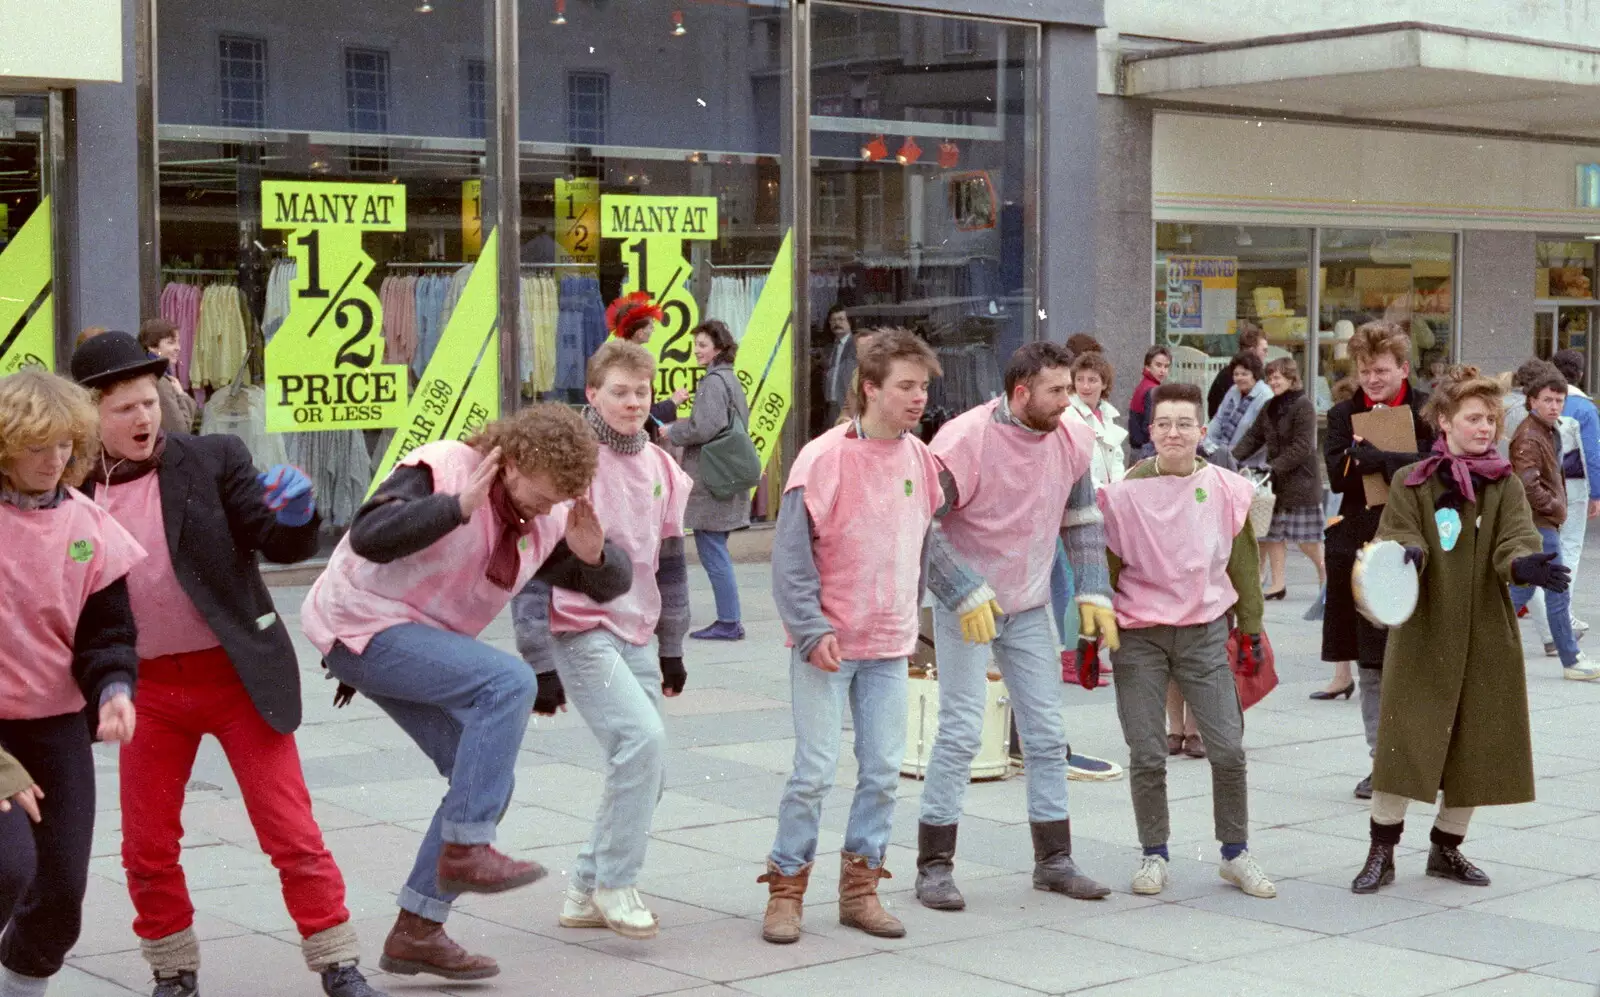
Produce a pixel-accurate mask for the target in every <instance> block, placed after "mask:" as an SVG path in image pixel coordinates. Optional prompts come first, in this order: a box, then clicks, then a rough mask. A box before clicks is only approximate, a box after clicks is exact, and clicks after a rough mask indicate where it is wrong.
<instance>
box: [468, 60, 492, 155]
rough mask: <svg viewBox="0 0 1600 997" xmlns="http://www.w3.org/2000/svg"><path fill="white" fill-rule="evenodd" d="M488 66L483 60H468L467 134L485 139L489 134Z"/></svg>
mask: <svg viewBox="0 0 1600 997" xmlns="http://www.w3.org/2000/svg"><path fill="white" fill-rule="evenodd" d="M488 124H489V78H488V64H487V63H485V62H484V61H483V60H482V59H468V60H467V134H468V135H470V136H471V137H473V138H483V137H484V136H485V135H486V134H488V130H489V128H488Z"/></svg>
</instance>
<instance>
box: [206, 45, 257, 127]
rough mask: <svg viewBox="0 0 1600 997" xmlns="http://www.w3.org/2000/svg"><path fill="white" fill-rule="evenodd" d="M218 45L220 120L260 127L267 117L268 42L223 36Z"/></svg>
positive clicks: (224, 122) (226, 122)
mask: <svg viewBox="0 0 1600 997" xmlns="http://www.w3.org/2000/svg"><path fill="white" fill-rule="evenodd" d="M217 45H218V50H219V51H218V75H219V77H220V79H221V83H222V123H223V124H225V125H235V126H238V127H241V128H260V127H262V126H263V125H265V124H266V119H267V43H266V42H265V41H264V40H263V39H260V38H245V37H242V36H238V35H223V36H222V37H221V38H220V39H219V40H218V43H217Z"/></svg>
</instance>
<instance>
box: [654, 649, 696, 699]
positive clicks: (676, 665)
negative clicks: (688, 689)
mask: <svg viewBox="0 0 1600 997" xmlns="http://www.w3.org/2000/svg"><path fill="white" fill-rule="evenodd" d="M687 681H689V672H688V670H687V669H685V668H684V667H683V659H682V658H668V657H665V656H663V657H662V659H661V691H662V692H664V693H666V694H667V695H669V696H676V695H677V694H678V693H680V692H682V691H683V684H684V683H685V682H687Z"/></svg>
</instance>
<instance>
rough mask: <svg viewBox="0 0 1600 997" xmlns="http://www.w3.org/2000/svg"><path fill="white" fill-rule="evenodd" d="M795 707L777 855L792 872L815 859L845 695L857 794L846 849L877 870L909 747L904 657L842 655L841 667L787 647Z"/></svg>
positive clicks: (774, 853) (780, 866) (836, 763)
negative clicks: (821, 664) (829, 667)
mask: <svg viewBox="0 0 1600 997" xmlns="http://www.w3.org/2000/svg"><path fill="white" fill-rule="evenodd" d="M789 683H790V689H791V692H792V699H793V708H794V773H793V774H792V775H790V776H789V784H788V785H787V786H785V787H784V789H783V802H781V803H780V804H779V805H778V837H777V840H776V841H774V842H773V843H772V861H773V863H774V864H775V865H777V867H778V871H779V872H781V873H783V874H784V875H785V876H793V875H796V874H797V873H799V871H800V869H801V868H802V867H803V866H805V865H807V864H808V863H810V862H811V860H812V859H814V858H816V857H817V830H818V827H819V826H820V825H821V823H822V800H823V798H824V797H825V796H827V795H828V790H830V789H832V788H833V777H834V773H835V772H836V771H837V769H838V767H839V737H840V731H841V730H842V728H843V726H844V707H845V701H846V700H847V699H848V700H849V703H850V717H851V719H852V720H853V721H854V722H855V732H856V742H855V749H856V793H855V799H854V800H853V801H852V802H851V804H850V821H849V823H848V825H847V826H846V827H845V832H844V850H845V851H846V852H849V853H850V854H852V855H860V856H861V857H863V858H865V859H866V860H867V864H868V865H869V866H871V867H872V868H875V869H876V868H878V867H880V866H882V865H883V854H884V852H885V851H886V850H887V849H888V847H889V833H890V830H891V827H892V825H893V822H894V800H895V791H896V790H897V789H898V788H899V785H900V762H901V759H902V758H903V757H904V756H905V752H906V659H905V658H881V659H877V660H873V661H845V662H842V663H841V664H840V665H839V670H838V671H836V672H825V671H823V670H822V669H820V668H814V667H812V665H811V663H810V662H809V661H807V660H806V659H805V658H803V657H801V656H800V651H799V649H798V648H797V649H795V650H794V651H792V652H791V653H790V660H789Z"/></svg>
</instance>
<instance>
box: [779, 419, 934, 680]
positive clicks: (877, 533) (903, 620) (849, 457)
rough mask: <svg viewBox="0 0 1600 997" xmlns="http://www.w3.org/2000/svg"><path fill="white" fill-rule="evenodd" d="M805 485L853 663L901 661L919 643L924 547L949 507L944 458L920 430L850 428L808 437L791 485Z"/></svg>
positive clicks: (832, 605) (836, 617) (845, 649)
mask: <svg viewBox="0 0 1600 997" xmlns="http://www.w3.org/2000/svg"><path fill="white" fill-rule="evenodd" d="M795 488H804V489H805V490H806V491H805V501H806V511H807V512H809V513H810V514H811V522H812V525H813V527H814V529H815V531H816V532H815V538H814V539H813V541H812V550H813V551H814V553H815V556H816V559H817V570H818V573H819V574H820V575H821V578H822V615H823V616H825V617H827V619H828V622H829V623H831V624H832V625H833V631H834V634H835V636H837V637H838V639H839V650H840V653H841V654H842V655H843V656H844V657H845V658H846V659H847V660H853V661H871V660H877V659H882V658H900V657H904V656H906V655H908V654H910V653H911V652H912V650H913V649H914V648H915V647H916V643H917V582H918V581H919V580H920V578H921V576H922V546H923V541H924V540H925V539H926V537H927V534H928V525H929V524H930V523H932V522H933V514H934V512H935V511H936V510H937V509H938V508H939V506H940V505H942V504H943V495H942V494H941V492H940V489H939V465H938V463H937V462H936V461H935V460H934V459H933V454H932V453H930V452H929V450H928V448H927V447H926V446H925V445H923V443H922V441H921V440H919V439H917V438H916V437H914V436H909V435H907V436H902V437H900V438H899V439H894V440H867V439H861V438H859V437H857V436H856V435H855V431H854V430H853V429H852V428H851V427H850V426H848V425H845V426H835V427H834V428H833V429H830V430H828V431H827V432H826V433H823V434H822V435H821V436H819V437H817V438H816V439H814V440H812V441H811V442H810V443H808V444H806V446H805V448H804V449H803V450H801V451H800V454H799V456H797V457H796V458H795V461H794V466H793V467H792V468H791V469H790V471H789V483H788V484H787V485H786V486H785V488H784V490H785V491H789V490H792V489H795Z"/></svg>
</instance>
